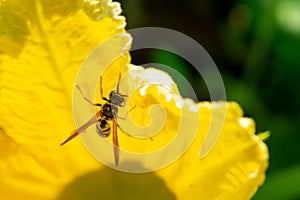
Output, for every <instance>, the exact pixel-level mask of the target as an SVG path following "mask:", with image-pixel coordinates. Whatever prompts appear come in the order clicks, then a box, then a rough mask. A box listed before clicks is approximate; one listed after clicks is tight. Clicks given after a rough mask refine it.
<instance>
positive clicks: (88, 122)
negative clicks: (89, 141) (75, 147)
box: [60, 111, 101, 146]
mask: <svg viewBox="0 0 300 200" xmlns="http://www.w3.org/2000/svg"><path fill="white" fill-rule="evenodd" d="M99 116H101V113H100V111H99V112H97V114H96V115H95V116H93V117H92V118H91V119H90V120H89V121H87V122H86V123H85V124H83V125H82V126H80V127H79V128H78V129H75V130H74V131H73V132H72V133H71V135H70V136H69V137H68V138H67V139H66V140H65V141H63V142H62V143H61V144H60V146H62V145H64V144H66V143H67V142H69V141H70V140H72V139H73V138H74V137H76V136H77V135H79V134H80V133H82V132H83V131H85V130H86V129H87V128H88V127H89V126H90V125H92V124H94V123H96V122H97V121H98V118H99Z"/></svg>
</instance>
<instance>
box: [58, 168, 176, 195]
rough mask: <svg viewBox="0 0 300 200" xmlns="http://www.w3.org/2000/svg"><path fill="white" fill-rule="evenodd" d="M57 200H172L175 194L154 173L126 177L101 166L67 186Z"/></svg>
mask: <svg viewBox="0 0 300 200" xmlns="http://www.w3.org/2000/svg"><path fill="white" fill-rule="evenodd" d="M58 199H59V200H65V199H72V200H84V199H102V200H141V199H143V200H148V199H149V200H156V199H157V200H172V199H175V195H174V194H173V193H172V192H171V191H170V190H169V188H168V187H167V186H166V185H165V183H164V181H163V180H162V179H161V178H160V177H158V176H157V175H155V174H154V173H146V174H130V173H124V172H120V171H116V170H114V169H111V168H108V167H104V168H102V169H101V170H99V171H95V172H91V173H89V174H86V175H84V176H82V177H79V178H77V179H76V180H74V181H73V182H72V183H70V184H69V185H67V186H66V187H65V188H64V190H63V191H62V192H61V194H60V196H59V197H58Z"/></svg>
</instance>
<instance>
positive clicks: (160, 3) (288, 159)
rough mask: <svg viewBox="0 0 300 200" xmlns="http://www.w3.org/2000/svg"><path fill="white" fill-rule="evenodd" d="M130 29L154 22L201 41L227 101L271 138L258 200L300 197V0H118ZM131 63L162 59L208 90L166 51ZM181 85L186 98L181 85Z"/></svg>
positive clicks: (203, 94) (202, 93) (141, 54)
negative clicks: (219, 74)
mask: <svg viewBox="0 0 300 200" xmlns="http://www.w3.org/2000/svg"><path fill="white" fill-rule="evenodd" d="M120 2H121V3H122V8H123V10H124V12H123V14H124V15H125V16H126V18H127V23H128V25H127V29H132V28H137V27H144V26H155V27H164V28H170V29H174V30H177V31H179V32H182V33H184V34H186V35H188V36H190V37H192V38H193V39H195V40H196V41H198V42H199V43H200V44H201V45H202V46H203V47H204V48H205V49H206V50H207V52H208V53H209V54H210V55H211V57H212V58H213V60H214V61H215V63H216V65H217V66H218V68H219V71H220V72H221V74H222V78H223V80H224V84H225V87H226V94H227V100H228V101H237V102H238V103H239V104H240V105H241V106H242V108H243V109H244V111H245V115H246V116H249V117H252V118H254V119H255V121H256V126H257V131H258V132H263V131H266V130H270V131H271V136H270V138H269V139H268V140H267V141H266V143H267V145H268V147H269V151H270V166H269V169H268V172H267V179H266V182H265V184H264V185H263V186H262V187H260V188H259V190H258V192H257V194H256V195H255V197H254V199H255V200H259V199H284V200H287V199H294V200H296V199H300V139H299V138H300V135H299V130H300V112H299V111H300V106H299V102H300V92H299V91H300V89H299V86H300V59H299V58H300V1H299V0H294V1H287V0H277V1H276V0H273V1H272V0H244V1H242V0H239V1H238V0H236V1H234V0H231V1H230V0H219V1H217V0H204V1H203V0H185V1H183V0H181V1H179V0H129V1H125V0H120ZM132 59H133V60H132V63H134V64H143V63H149V62H157V63H162V64H165V65H168V66H172V67H174V69H176V70H177V71H179V72H180V73H181V74H183V75H184V76H185V77H186V78H187V79H188V80H190V83H191V84H192V86H193V88H194V90H195V91H196V94H197V99H198V100H199V101H201V100H209V93H208V91H207V89H206V86H205V83H204V81H203V80H202V79H201V77H200V76H195V71H194V69H193V67H192V66H189V64H188V63H187V62H186V61H185V60H183V59H181V58H179V57H178V56H176V55H173V54H171V53H168V52H165V51H158V50H142V51H137V52H132ZM179 89H180V90H181V92H182V93H183V96H189V95H190V94H188V93H185V91H184V85H180V83H179Z"/></svg>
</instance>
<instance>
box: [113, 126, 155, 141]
mask: <svg viewBox="0 0 300 200" xmlns="http://www.w3.org/2000/svg"><path fill="white" fill-rule="evenodd" d="M117 126H118V128H119V129H120V130H121V131H122V132H123V133H124V134H125V135H127V136H128V137H135V138H137V139H139V140H148V139H150V140H151V141H153V138H152V137H146V136H145V137H142V136H140V137H137V136H133V135H130V134H129V133H127V132H126V131H125V130H124V129H123V128H122V127H121V126H120V125H119V124H117Z"/></svg>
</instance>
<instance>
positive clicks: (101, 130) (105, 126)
mask: <svg viewBox="0 0 300 200" xmlns="http://www.w3.org/2000/svg"><path fill="white" fill-rule="evenodd" d="M96 131H97V133H98V134H99V135H100V136H101V137H108V136H109V134H110V125H109V123H108V122H107V121H106V120H100V121H98V123H97V125H96Z"/></svg>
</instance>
